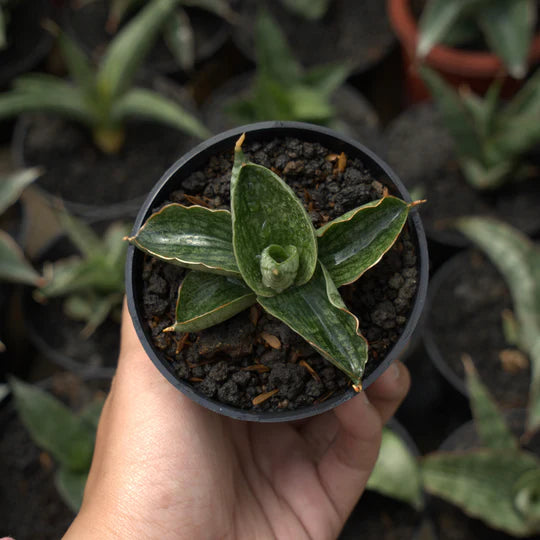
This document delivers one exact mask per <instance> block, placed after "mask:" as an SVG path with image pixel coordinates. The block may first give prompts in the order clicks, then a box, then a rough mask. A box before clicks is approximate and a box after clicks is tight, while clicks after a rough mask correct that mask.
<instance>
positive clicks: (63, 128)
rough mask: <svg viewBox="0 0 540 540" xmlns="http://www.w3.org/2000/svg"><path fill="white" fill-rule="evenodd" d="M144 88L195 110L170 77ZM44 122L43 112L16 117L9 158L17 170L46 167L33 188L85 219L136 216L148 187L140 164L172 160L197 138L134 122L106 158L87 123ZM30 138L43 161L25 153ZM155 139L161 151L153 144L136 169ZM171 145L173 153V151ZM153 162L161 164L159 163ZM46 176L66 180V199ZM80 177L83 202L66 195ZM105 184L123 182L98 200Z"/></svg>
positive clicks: (157, 78) (151, 124)
mask: <svg viewBox="0 0 540 540" xmlns="http://www.w3.org/2000/svg"><path fill="white" fill-rule="evenodd" d="M144 86H147V87H149V88H151V89H153V90H155V91H156V92H159V93H160V94H163V95H165V96H166V97H168V98H170V99H173V100H175V101H177V102H178V103H180V104H181V105H182V106H183V107H184V108H185V109H186V110H188V111H189V112H190V113H191V114H196V107H195V104H194V102H193V100H192V99H191V97H190V96H189V93H188V92H187V91H186V90H185V89H184V88H183V87H181V86H179V85H177V84H176V83H174V82H173V81H171V80H170V79H167V78H164V77H155V78H153V79H152V81H150V82H148V81H147V84H144ZM48 120H49V118H48V117H46V116H45V117H44V116H41V115H23V116H20V117H19V118H18V120H17V123H16V125H15V131H14V135H13V139H12V142H11V154H12V159H13V162H14V163H15V165H16V166H17V167H21V168H24V167H30V166H35V165H40V166H44V168H45V172H44V174H43V175H42V176H41V177H40V179H39V180H38V181H37V182H36V183H35V184H34V186H33V189H35V190H37V191H38V192H39V193H40V194H41V195H42V196H43V197H44V198H45V199H46V200H47V201H48V202H49V203H50V204H51V205H52V206H55V205H58V204H61V205H63V206H64V207H65V208H66V209H67V210H68V211H69V212H70V213H72V214H73V215H76V216H79V217H81V218H83V219H85V220H88V221H95V220H102V219H121V218H133V217H135V215H136V214H137V211H138V209H139V208H140V206H141V204H142V202H143V201H144V197H145V193H146V191H147V190H148V189H149V188H150V186H151V183H149V184H148V185H146V176H143V175H144V170H141V168H142V167H146V168H147V167H151V168H157V167H156V161H157V160H159V159H161V160H164V157H162V154H163V152H166V153H168V154H169V155H174V158H173V159H176V158H177V157H178V156H180V155H182V153H183V152H185V151H186V150H187V149H188V148H191V147H192V146H193V145H194V144H196V142H197V139H196V138H195V137H193V136H190V135H187V134H184V133H182V132H180V131H178V130H176V129H174V128H172V127H170V126H166V125H162V124H157V123H153V122H152V123H148V122H144V121H140V122H135V121H132V122H130V123H126V144H125V145H124V148H122V149H121V150H120V152H119V153H118V154H117V155H115V156H107V155H105V154H103V153H102V152H101V151H99V150H98V149H97V148H96V147H95V145H94V144H93V142H92V140H91V137H90V134H89V130H88V129H87V128H86V127H85V126H79V125H76V124H74V123H71V122H68V121H64V120H63V119H59V118H52V119H51V121H48ZM36 133H37V135H36ZM32 137H33V138H34V139H37V140H38V142H39V145H42V146H43V147H44V149H43V150H41V149H40V154H42V156H41V157H42V158H43V159H45V161H43V159H41V160H39V161H36V160H35V158H34V159H32V158H31V157H29V155H28V153H29V152H28V141H29V140H31V139H32ZM141 140H142V141H143V142H142V143H141ZM157 140H159V141H161V143H162V146H160V147H159V148H161V149H162V150H163V152H162V154H158V153H157V152H158V148H154V147H153V146H152V150H151V152H153V153H152V154H151V155H149V156H148V158H147V159H146V161H144V163H143V164H142V165H141V168H136V167H134V166H133V162H134V160H137V161H138V163H139V162H141V160H144V156H146V155H147V154H148V152H150V150H149V148H148V145H149V144H151V143H152V144H154V145H155V144H157V143H154V142H152V141H157ZM130 141H131V142H130ZM167 141H170V147H167V148H165V149H164V148H163V147H164V146H165V143H167ZM141 144H142V145H143V146H141ZM167 144H168V143H167ZM34 146H36V145H34ZM173 146H174V152H173V150H171V148H172V147H173ZM51 154H52V155H53V157H51V163H50V164H48V163H46V159H48V158H49V155H51ZM75 154H76V155H77V156H78V159H77V160H73V159H72V156H73V155H75ZM88 155H91V158H89V161H88V162H86V161H84V160H85V159H86V158H87V156H88ZM53 159H54V160H53ZM128 163H131V165H130V172H131V174H130V175H129V176H128V175H126V174H125V173H123V172H122V171H124V170H125V169H126V167H127V166H128V165H127V164H128ZM157 163H158V164H159V161H157ZM58 164H59V165H58ZM59 166H61V167H63V168H64V167H68V166H69V169H68V172H65V171H64V170H62V175H60V174H59V173H58V170H57V169H58V168H59ZM98 169H99V172H98ZM88 174H94V175H95V176H94V177H93V178H92V177H89V176H88ZM48 175H51V176H53V175H55V176H54V179H55V180H57V181H60V180H61V179H66V182H64V183H63V186H64V188H65V190H67V189H69V190H70V193H69V194H68V195H67V197H66V195H65V194H64V193H62V192H60V191H58V190H60V189H61V188H59V187H58V186H56V185H54V186H53V182H52V181H48V177H49V176H48ZM78 175H79V176H78ZM117 176H124V177H125V178H123V180H121V181H120V182H119V180H118V178H117ZM47 181H48V184H47V186H46V187H45V185H44V184H45V182H47ZM78 181H79V182H83V183H84V184H85V186H84V187H85V188H86V189H87V190H91V193H87V195H86V197H85V198H84V200H76V201H75V200H70V197H71V198H72V199H73V198H74V197H73V190H72V189H71V188H72V186H69V185H67V184H68V183H75V185H76V183H77V182H78ZM141 182H142V185H141ZM108 184H117V185H118V184H121V186H120V187H121V188H122V190H117V191H118V193H117V196H116V197H115V200H114V201H112V200H110V201H108V202H100V200H99V195H100V193H101V191H102V190H103V187H104V186H105V187H106V186H107V185H108ZM134 186H138V188H137V189H136V191H133V187H134ZM124 188H125V190H128V189H130V188H131V192H130V194H128V195H126V194H124V195H123V196H122V195H121V193H123V191H124ZM75 191H76V189H75ZM79 197H80V193H79Z"/></svg>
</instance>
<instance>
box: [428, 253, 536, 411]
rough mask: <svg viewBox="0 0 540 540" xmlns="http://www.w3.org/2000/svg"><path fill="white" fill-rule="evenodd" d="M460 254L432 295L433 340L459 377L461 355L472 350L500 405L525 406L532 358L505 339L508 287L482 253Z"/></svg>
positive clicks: (473, 358) (431, 329)
mask: <svg viewBox="0 0 540 540" xmlns="http://www.w3.org/2000/svg"><path fill="white" fill-rule="evenodd" d="M460 257H461V261H462V262H461V264H460V267H459V269H457V271H455V272H452V273H448V274H447V278H446V280H444V282H442V283H441V285H440V287H439V288H438V289H437V291H436V292H435V294H434V297H433V300H432V304H431V313H430V316H429V327H430V333H431V336H432V338H433V341H434V343H435V344H436V346H437V348H438V350H439V352H440V354H441V355H442V358H443V360H444V361H445V362H446V363H447V364H448V366H449V367H450V369H451V370H452V371H453V372H454V373H456V375H457V376H458V377H459V378H460V379H462V380H464V378H465V374H464V369H463V362H462V357H463V355H469V356H470V357H471V358H472V361H473V362H474V365H475V366H476V368H477V370H478V372H479V374H480V378H481V379H482V381H484V383H485V384H486V385H487V387H488V388H489V391H490V392H491V393H492V394H493V396H494V397H495V399H496V400H497V402H498V403H499V404H501V406H503V407H505V408H519V407H525V406H526V403H527V396H528V393H529V382H530V368H529V362H528V359H527V357H524V356H523V355H522V354H521V353H520V351H518V350H517V349H515V348H514V347H511V346H510V345H508V344H507V343H506V340H505V338H504V334H503V329H502V317H501V314H502V312H503V311H504V310H508V309H511V308H512V299H511V296H510V291H509V290H508V288H507V286H506V284H505V282H504V280H503V278H502V277H501V276H500V274H499V273H498V271H497V270H496V268H495V267H494V266H493V265H492V264H491V263H490V262H489V261H488V260H487V259H486V258H485V257H484V256H483V255H481V254H480V253H479V252H477V251H470V252H467V253H465V254H463V255H460ZM454 261H455V259H454ZM454 268H457V265H455V266H454Z"/></svg>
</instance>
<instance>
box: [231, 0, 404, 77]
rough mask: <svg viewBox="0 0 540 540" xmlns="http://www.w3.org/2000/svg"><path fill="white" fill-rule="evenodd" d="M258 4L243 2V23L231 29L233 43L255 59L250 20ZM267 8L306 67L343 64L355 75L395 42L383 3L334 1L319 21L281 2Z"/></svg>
mask: <svg viewBox="0 0 540 540" xmlns="http://www.w3.org/2000/svg"><path fill="white" fill-rule="evenodd" d="M259 5H260V2H258V1H255V0H244V1H243V2H242V8H241V14H242V18H243V24H241V25H239V26H238V27H236V28H234V29H233V37H234V38H235V41H236V42H237V43H238V45H239V47H240V49H241V50H242V51H244V52H245V53H246V55H247V56H248V57H250V58H254V56H255V53H254V45H253V29H254V25H253V21H254V20H255V17H256V13H257V8H258V6H259ZM266 5H267V6H268V8H269V11H270V13H271V14H272V16H273V18H274V19H275V20H276V21H277V22H278V24H279V25H280V27H281V29H282V30H283V32H284V33H285V36H286V38H287V41H288V43H289V46H290V47H291V49H292V51H294V54H295V56H296V58H297V59H298V60H299V61H300V63H301V64H302V65H304V66H306V67H311V66H315V65H319V64H324V63H333V62H346V63H349V64H350V65H351V66H352V67H353V68H354V69H355V70H356V71H358V72H360V71H365V70H367V69H368V68H370V67H372V66H373V65H374V64H375V63H377V62H379V61H380V60H382V58H383V57H384V56H385V55H386V53H387V52H388V51H389V49H390V47H391V46H392V44H393V43H394V40H395V38H394V34H393V32H392V30H391V29H390V25H389V23H388V17H387V15H386V6H385V2H381V1H380V0H364V1H363V2H357V1H356V0H334V1H333V2H330V6H329V8H328V11H327V12H326V14H325V15H324V16H323V17H322V18H321V19H319V20H318V21H310V20H308V19H305V18H303V17H300V16H297V15H295V14H293V13H292V12H290V11H289V10H287V9H286V8H285V7H284V6H283V5H282V3H281V2H280V1H273V2H266Z"/></svg>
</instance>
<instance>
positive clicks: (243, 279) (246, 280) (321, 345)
mask: <svg viewBox="0 0 540 540" xmlns="http://www.w3.org/2000/svg"><path fill="white" fill-rule="evenodd" d="M243 140H244V136H242V137H240V139H239V140H238V142H237V143H236V147H235V155H234V164H233V168H232V174H231V211H230V212H229V211H227V210H211V209H208V208H204V207H201V206H190V207H186V206H183V205H181V204H169V205H167V206H165V207H163V208H161V210H159V211H157V212H155V213H154V214H153V215H151V216H150V217H149V218H148V219H147V221H146V222H145V224H144V225H143V226H142V227H141V228H140V230H139V231H138V232H137V233H136V235H135V236H133V237H131V238H129V239H128V240H129V241H130V242H131V243H132V244H133V245H135V246H136V247H138V248H140V249H141V250H143V251H145V252H146V253H149V254H150V255H152V256H154V257H157V258H158V259H161V260H164V261H167V262H170V263H172V264H176V265H179V266H183V267H185V268H188V269H190V271H189V272H188V273H187V274H186V276H185V278H184V280H183V282H182V284H181V286H180V288H179V291H178V301H177V306H176V321H175V323H174V325H173V326H171V327H170V328H167V329H165V331H169V332H170V331H176V332H196V331H199V330H202V329H204V328H208V327H210V326H213V325H215V324H217V323H219V322H222V321H224V320H226V319H228V318H230V317H232V316H233V315H235V314H237V313H239V312H240V311H242V310H244V309H246V308H248V307H249V306H251V305H252V304H254V303H256V302H258V303H259V304H260V305H261V306H262V307H263V308H264V309H265V310H266V311H267V312H268V313H270V314H271V315H273V316H274V317H277V318H278V319H280V320H281V321H283V322H284V323H285V324H287V325H288V326H289V327H290V328H291V329H292V330H294V331H295V332H297V333H298V334H299V335H300V336H302V337H303V338H304V339H306V340H307V341H308V342H309V343H310V344H311V345H312V346H313V347H314V348H315V349H316V350H317V351H318V352H320V353H321V354H322V355H323V356H324V357H326V358H327V359H328V360H329V361H330V362H332V363H333V364H335V365H336V366H337V367H338V368H339V369H341V370H342V371H343V372H344V373H346V374H347V375H348V376H349V377H350V379H351V380H352V383H353V386H354V388H355V389H357V390H360V389H361V380H362V375H363V373H364V367H365V364H366V362H367V358H368V352H367V351H368V344H367V341H366V340H365V338H364V337H363V336H362V335H361V334H360V332H359V322H358V319H357V318H356V317H355V316H354V315H353V314H352V313H351V312H350V311H348V310H347V308H346V306H345V304H344V302H343V300H342V298H341V296H340V294H339V292H338V289H337V288H338V287H340V286H342V285H345V284H349V283H353V282H354V281H356V280H357V279H358V278H359V277H360V276H361V275H362V274H363V273H364V272H365V271H366V270H368V269H369V268H371V267H372V266H374V265H375V264H376V263H377V262H378V261H379V260H380V259H381V257H382V256H383V254H384V253H385V252H386V251H387V250H389V249H390V247H391V246H392V245H393V244H394V242H395V240H396V239H397V237H398V235H399V233H400V232H401V230H402V228H403V226H404V225H405V222H406V220H407V216H408V214H409V210H410V208H411V207H412V206H414V205H415V204H417V203H406V202H404V201H402V200H400V199H398V198H396V197H393V196H389V195H386V196H385V197H383V198H382V199H379V200H377V201H373V202H370V203H368V204H365V205H364V206H361V207H359V208H356V209H354V210H351V211H349V212H347V213H346V214H344V215H342V216H341V217H339V218H337V219H335V220H333V221H331V222H329V223H327V224H326V225H324V226H323V227H321V228H319V229H317V230H315V229H314V227H313V224H312V222H311V220H310V218H309V216H308V214H307V212H306V211H305V209H304V207H303V205H302V203H301V202H300V200H299V199H298V198H297V197H296V195H295V194H294V192H293V191H292V190H291V188H290V187H289V186H288V185H287V184H286V183H285V182H284V181H283V180H282V179H281V178H280V177H279V176H278V175H277V174H275V173H274V172H272V171H271V170H269V169H267V168H265V167H263V166H261V165H257V164H255V163H251V162H247V161H246V158H245V156H244V153H243V151H242V148H241V146H242V143H243Z"/></svg>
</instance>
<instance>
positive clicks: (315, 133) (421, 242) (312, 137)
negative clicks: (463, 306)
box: [126, 121, 428, 422]
mask: <svg viewBox="0 0 540 540" xmlns="http://www.w3.org/2000/svg"><path fill="white" fill-rule="evenodd" d="M242 133H246V136H247V138H248V140H251V141H254V140H255V141H265V140H270V139H273V138H276V137H287V136H289V137H297V138H299V139H301V140H304V141H306V142H319V143H321V144H322V145H324V146H326V147H327V148H330V149H332V151H333V152H337V153H339V152H342V151H343V152H345V153H346V155H347V156H349V157H351V156H353V157H361V159H362V160H363V162H364V164H365V165H366V166H368V167H369V168H370V169H373V170H377V172H379V173H381V174H382V175H384V176H385V177H386V179H387V180H388V183H390V184H393V185H394V186H395V188H396V190H397V192H398V193H399V195H400V196H401V197H402V198H403V199H405V200H410V197H409V194H408V193H407V190H406V189H405V188H404V187H403V184H402V183H401V181H400V180H399V179H398V177H397V176H396V175H395V173H394V172H393V171H392V170H391V169H390V168H389V167H388V166H387V165H386V164H385V163H384V162H383V161H382V160H380V159H379V158H378V157H377V156H376V155H375V154H373V153H372V152H371V151H370V150H368V149H367V148H365V147H364V146H362V145H361V144H359V143H357V142H356V141H354V140H353V139H350V138H349V137H345V136H342V135H340V134H338V133H336V132H334V131H332V130H330V129H327V128H322V127H319V126H314V125H311V124H304V123H300V122H277V121H276V122H261V123H257V124H250V125H247V126H241V127H238V128H235V129H232V130H230V131H227V132H225V133H221V134H219V135H216V136H215V137H212V138H211V139H209V140H207V141H205V142H204V143H202V144H200V145H198V146H197V147H195V148H194V149H193V150H191V151H190V152H188V153H187V154H185V155H184V156H183V157H182V158H181V159H180V160H178V161H177V162H176V163H175V164H174V165H173V166H172V167H171V168H170V169H169V170H168V171H167V172H166V173H165V174H164V175H163V176H162V178H161V179H160V180H159V181H158V182H157V184H156V185H155V186H154V188H153V189H152V191H151V192H150V193H149V195H148V197H147V198H146V201H145V203H144V205H143V206H142V208H141V210H140V211H139V214H138V216H137V218H136V220H135V224H134V228H133V234H135V232H136V231H137V230H138V229H139V228H140V227H141V225H142V224H143V223H144V221H145V220H146V219H147V218H148V217H149V216H150V214H151V213H152V209H154V208H156V207H159V206H160V204H162V203H163V202H164V201H165V200H167V197H168V195H169V194H170V193H171V192H173V191H174V190H175V189H178V188H179V187H181V183H182V181H183V179H184V178H186V177H187V176H188V175H189V174H190V173H192V172H195V171H197V170H200V168H201V167H202V166H204V164H205V163H206V162H207V160H208V159H209V158H210V156H212V155H215V154H217V153H220V152H225V151H232V148H233V147H234V144H235V142H236V140H237V139H238V137H239V136H240V135H241V134H242ZM409 226H410V229H411V237H412V241H413V242H414V243H415V245H416V250H417V258H418V270H419V277H418V288H417V292H416V296H415V298H414V301H413V306H412V310H411V314H410V316H409V319H408V321H407V323H406V325H405V328H404V331H403V333H402V335H401V336H400V338H399V340H398V341H397V343H396V344H395V345H394V347H393V348H392V349H391V350H390V351H389V352H388V354H387V356H386V357H385V358H382V359H380V363H379V364H378V366H377V367H376V368H375V369H374V371H373V372H372V373H370V374H369V375H368V376H367V377H366V379H365V380H364V381H363V385H364V387H365V388H367V387H368V386H369V385H370V384H371V383H372V382H373V381H374V380H375V379H377V378H378V377H379V376H380V375H381V374H382V373H383V372H384V371H385V370H386V369H387V368H388V366H389V365H390V364H391V363H392V362H393V361H394V360H396V359H397V358H398V357H399V356H400V355H401V353H402V351H403V350H404V348H405V347H406V345H407V342H408V340H409V339H410V337H411V334H412V332H413V330H414V328H415V326H416V324H417V322H418V319H419V317H420V314H421V312H422V308H423V306H424V302H425V297H426V292H427V282H428V254H427V243H426V239H425V235H424V230H423V227H422V223H421V221H420V217H419V215H418V213H417V212H416V211H414V210H413V211H412V212H411V215H410V217H409ZM143 259H144V255H143V253H142V252H141V251H138V250H136V249H135V248H134V247H133V246H130V247H129V249H128V256H127V263H126V293H127V298H128V306H129V312H130V314H131V317H132V320H133V323H134V326H135V330H136V332H137V335H138V336H139V339H140V340H141V343H142V345H143V347H144V349H145V350H146V352H147V353H148V355H149V356H150V358H151V360H152V362H154V364H155V365H156V367H157V368H158V369H159V370H160V372H161V373H162V374H163V375H164V376H165V378H166V379H167V380H168V381H169V382H170V383H171V384H173V385H174V386H175V387H176V388H178V389H179V390H180V391H182V392H183V393H184V394H186V395H187V396H188V397H190V398H191V399H193V400H194V401H196V402H197V403H199V404H201V405H203V406H205V407H207V408H208V409H210V410H212V411H215V412H219V413H221V414H224V415H226V416H230V417H232V418H236V419H239V420H250V421H257V422H283V421H291V420H299V419H302V418H308V417H310V416H314V415H317V414H320V413H323V412H326V411H329V410H330V409H333V408H334V407H336V406H338V405H340V404H342V403H344V402H345V401H347V400H349V399H350V398H352V397H353V396H354V395H355V392H354V390H353V389H349V390H348V391H346V392H345V393H344V394H342V395H340V396H336V397H331V398H330V399H328V400H327V401H325V402H323V403H320V404H318V405H313V406H311V407H306V408H303V409H299V410H294V411H285V412H257V411H244V410H240V409H237V408H234V407H231V406H228V405H225V404H223V403H220V402H218V401H215V400H213V399H209V398H207V397H206V396H204V395H202V394H199V393H198V392H196V391H195V390H194V389H193V388H192V387H191V386H190V385H189V384H187V383H186V382H184V381H181V380H179V379H178V378H177V376H176V375H175V374H174V371H173V368H172V366H171V365H170V363H169V362H168V361H167V360H166V359H165V358H163V357H162V355H161V353H160V352H159V351H158V350H157V349H156V348H155V347H154V345H153V344H152V341H151V336H150V334H149V331H148V329H147V328H146V327H145V325H143V306H142V280H141V274H142V268H143Z"/></svg>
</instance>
